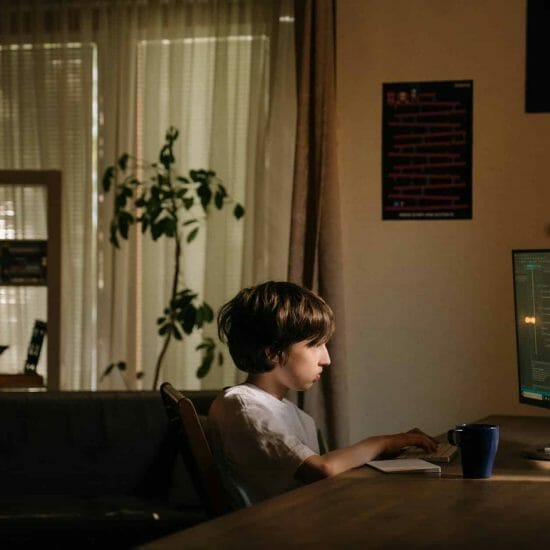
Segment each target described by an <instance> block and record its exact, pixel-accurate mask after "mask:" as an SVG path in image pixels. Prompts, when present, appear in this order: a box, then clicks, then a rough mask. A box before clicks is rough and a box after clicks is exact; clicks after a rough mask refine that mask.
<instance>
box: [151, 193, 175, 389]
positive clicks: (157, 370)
mask: <svg viewBox="0 0 550 550" xmlns="http://www.w3.org/2000/svg"><path fill="white" fill-rule="evenodd" d="M172 202H173V204H174V210H173V214H174V217H175V218H176V220H177V206H176V204H175V202H174V201H173V200H172ZM174 238H175V240H176V248H175V252H174V260H175V264H176V265H175V267H174V278H173V280H172V293H171V295H170V302H169V303H170V304H172V301H173V300H174V298H175V297H176V293H177V291H178V281H179V276H180V256H181V240H180V234H179V227H178V228H177V229H176V234H175V236H174ZM170 315H171V321H172V322H173V321H174V318H173V317H172V313H171V314H170ZM171 339H172V331H171V330H170V331H168V332H167V333H166V336H165V337H164V343H163V344H162V349H161V350H160V354H159V356H158V358H157V364H156V365H155V379H154V380H153V389H154V390H156V389H157V385H158V381H159V377H160V369H161V366H162V361H163V359H164V356H165V355H166V351H167V350H168V346H169V345H170V340H171Z"/></svg>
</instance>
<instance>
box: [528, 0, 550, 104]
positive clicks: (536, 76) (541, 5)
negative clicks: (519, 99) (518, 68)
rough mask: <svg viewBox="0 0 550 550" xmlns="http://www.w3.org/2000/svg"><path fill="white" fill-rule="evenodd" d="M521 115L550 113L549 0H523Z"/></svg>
mask: <svg viewBox="0 0 550 550" xmlns="http://www.w3.org/2000/svg"><path fill="white" fill-rule="evenodd" d="M526 49H527V57H526V63H525V112H527V113H549V112H550V73H549V71H548V66H549V58H550V0H527V40H526Z"/></svg>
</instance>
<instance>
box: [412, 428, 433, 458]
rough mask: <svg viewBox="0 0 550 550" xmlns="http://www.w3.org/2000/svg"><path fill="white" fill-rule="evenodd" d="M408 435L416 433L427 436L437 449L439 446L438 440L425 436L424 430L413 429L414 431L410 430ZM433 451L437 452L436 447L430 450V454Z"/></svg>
mask: <svg viewBox="0 0 550 550" xmlns="http://www.w3.org/2000/svg"><path fill="white" fill-rule="evenodd" d="M407 433H415V434H421V435H424V436H426V437H427V438H428V439H430V440H431V441H432V442H433V444H434V445H435V446H436V447H437V444H438V441H437V439H434V438H433V437H431V436H429V435H428V434H425V433H424V432H423V431H422V430H419V429H418V428H413V429H412V430H409V431H408V432H407ZM431 451H435V447H434V448H432V449H431V450H430V452H431Z"/></svg>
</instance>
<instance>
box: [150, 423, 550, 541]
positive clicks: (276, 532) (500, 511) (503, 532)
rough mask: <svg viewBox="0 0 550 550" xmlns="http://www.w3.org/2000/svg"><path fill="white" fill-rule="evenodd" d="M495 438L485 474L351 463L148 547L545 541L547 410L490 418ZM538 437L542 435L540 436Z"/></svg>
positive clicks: (453, 467) (549, 506)
mask: <svg viewBox="0 0 550 550" xmlns="http://www.w3.org/2000/svg"><path fill="white" fill-rule="evenodd" d="M484 421H489V422H494V423H498V424H499V425H500V427H501V430H500V445H499V450H498V454H497V458H496V461H495V467H494V470H493V476H492V477H491V478H490V479H486V480H484V479H479V480H478V479H475V480H474V479H463V478H462V475H461V466H460V457H458V458H457V459H455V460H454V461H453V463H451V464H450V465H445V466H443V468H442V474H441V475H438V474H382V473H380V472H378V471H375V470H373V469H371V468H369V467H362V468H357V469H355V470H352V471H349V472H345V473H344V474H341V475H339V476H336V477H334V478H331V479H326V480H323V481H320V482H317V483H313V484H311V485H308V486H306V487H303V488H300V489H297V490H295V491H291V492H289V493H286V494H284V495H281V496H278V497H275V498H273V499H270V500H268V501H265V502H262V503H260V504H257V505H255V506H253V507H251V508H248V509H245V510H240V511H238V512H234V513H231V514H228V515H227V516H224V517H222V518H219V519H216V520H213V521H209V522H206V523H203V524H201V525H198V526H196V527H193V528H190V529H187V530H185V531H181V532H179V533H175V534H173V535H170V536H168V537H164V538H162V539H159V540H157V541H155V542H152V543H150V544H149V545H147V546H146V548H155V549H157V548H158V549H164V548H186V549H187V548H209V549H210V548H220V549H221V548H223V549H236V548H252V549H256V548H259V549H268V548H275V547H283V548H285V547H286V548H304V547H306V548H307V547H316V548H449V547H450V548H467V549H468V550H470V549H471V548H522V549H524V548H550V483H548V482H549V481H550V462H542V461H532V460H527V459H525V458H523V456H522V454H521V451H522V449H523V448H525V447H526V446H533V445H536V444H540V443H544V442H546V443H550V418H549V417H489V418H488V419H485V420H484ZM545 438H546V439H545Z"/></svg>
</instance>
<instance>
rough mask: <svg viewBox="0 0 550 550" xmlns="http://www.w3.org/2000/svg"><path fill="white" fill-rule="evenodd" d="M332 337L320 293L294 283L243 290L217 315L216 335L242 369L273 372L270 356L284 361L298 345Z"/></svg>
mask: <svg viewBox="0 0 550 550" xmlns="http://www.w3.org/2000/svg"><path fill="white" fill-rule="evenodd" d="M333 332H334V316H333V313H332V310H331V309H330V307H329V306H328V305H327V303H326V302H325V301H324V300H323V299H322V298H321V297H319V296H317V294H315V293H314V292H312V291H311V290H308V289H307V288H304V287H301V286H299V285H296V284H294V283H288V282H276V281H268V282H266V283H262V284H260V285H257V286H254V287H251V288H245V289H243V290H241V291H240V292H239V293H238V294H237V295H236V296H235V297H234V298H233V299H232V300H230V301H229V302H227V303H226V304H225V305H224V306H223V307H222V308H221V310H220V312H219V314H218V334H219V336H220V339H221V340H222V341H225V342H227V345H228V346H229V352H230V353H231V357H232V358H233V361H234V362H235V365H236V366H237V368H239V369H240V370H243V371H245V372H250V373H261V372H269V371H270V370H271V369H272V368H273V364H272V362H271V360H270V359H269V357H268V355H267V351H268V350H269V352H270V353H271V354H277V355H279V356H280V357H282V358H283V360H285V359H286V356H285V354H286V352H287V351H288V348H289V347H290V346H291V345H292V344H295V343H297V342H303V341H307V342H308V343H311V345H318V344H324V343H326V342H328V340H329V339H330V337H331V336H332V333H333Z"/></svg>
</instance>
